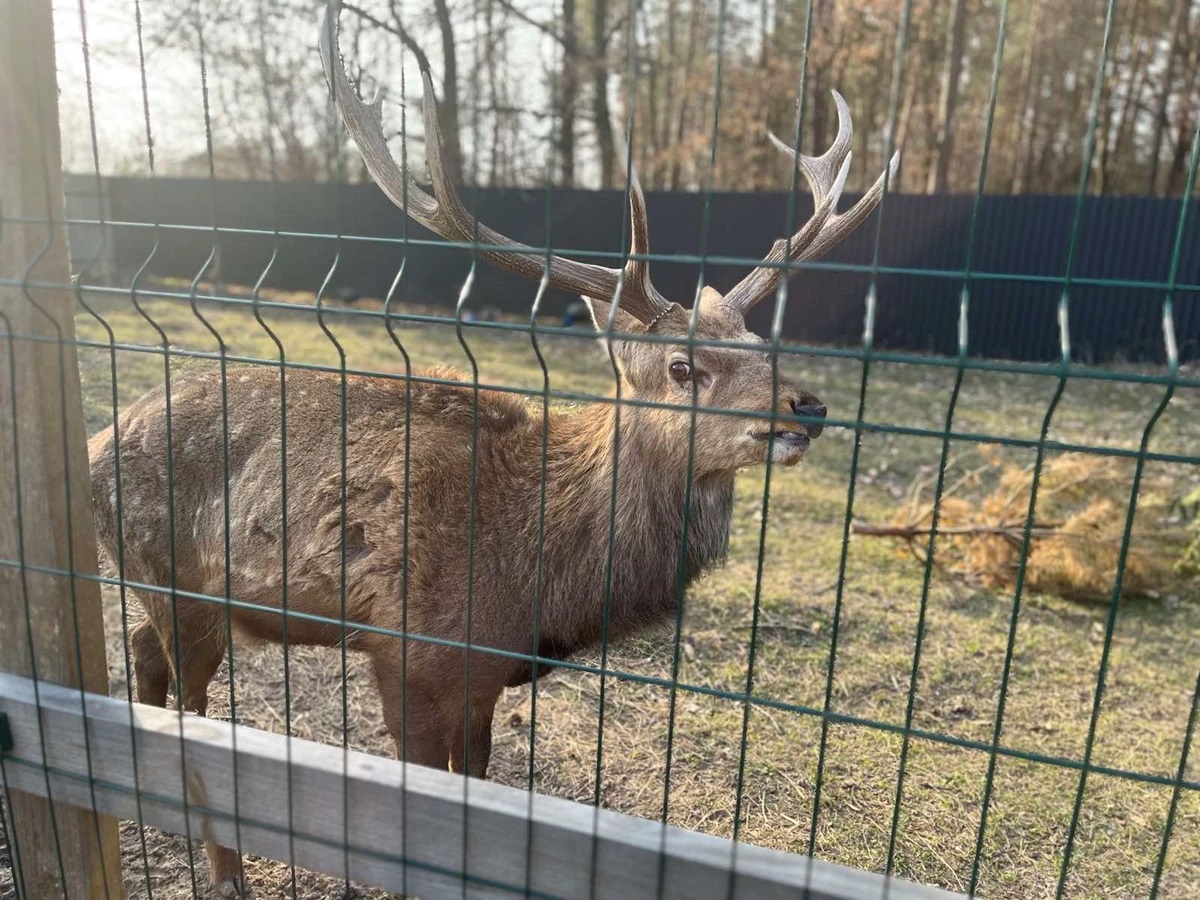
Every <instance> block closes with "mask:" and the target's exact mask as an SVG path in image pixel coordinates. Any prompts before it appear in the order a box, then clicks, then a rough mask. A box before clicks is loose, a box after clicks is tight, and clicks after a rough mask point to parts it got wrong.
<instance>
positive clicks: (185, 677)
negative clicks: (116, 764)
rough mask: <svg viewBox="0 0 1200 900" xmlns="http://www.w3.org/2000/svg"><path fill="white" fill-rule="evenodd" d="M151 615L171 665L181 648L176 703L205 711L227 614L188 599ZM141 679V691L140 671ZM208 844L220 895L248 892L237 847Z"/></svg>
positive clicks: (223, 646)
mask: <svg viewBox="0 0 1200 900" xmlns="http://www.w3.org/2000/svg"><path fill="white" fill-rule="evenodd" d="M176 619H177V621H176ZM150 621H151V622H153V625H154V629H155V631H156V634H155V635H154V637H155V640H156V642H158V644H159V652H160V654H161V655H162V658H163V660H164V662H165V663H167V664H168V665H169V667H170V668H171V669H174V668H175V665H176V655H177V654H178V666H179V671H178V682H177V685H178V688H179V693H180V696H179V697H177V698H176V707H177V708H178V709H180V710H184V711H187V712H194V713H198V714H200V715H202V716H203V715H206V714H207V713H208V685H209V683H210V682H211V681H212V679H213V676H214V675H216V673H217V669H219V668H220V667H221V661H222V660H223V659H224V658H225V649H226V646H227V644H228V635H227V634H226V629H225V617H224V614H223V613H222V612H221V610H219V609H216V608H214V607H209V606H206V605H201V604H199V603H195V602H190V601H186V600H183V601H179V602H178V603H177V604H176V608H175V618H173V617H172V616H171V610H170V606H169V605H168V604H165V603H161V602H159V603H156V604H155V605H154V612H153V614H151V616H150ZM176 637H178V643H176ZM138 685H139V691H140V689H141V678H140V677H139V679H138ZM163 705H165V691H164V703H163ZM204 850H205V853H206V854H207V855H208V864H209V879H210V881H211V883H212V885H213V888H214V890H215V892H216V896H218V897H221V898H235V897H243V896H246V890H245V882H244V879H243V876H242V860H241V857H240V856H239V855H238V852H237V851H236V850H233V849H231V848H229V847H224V846H222V845H220V844H218V843H217V842H216V841H205V842H204Z"/></svg>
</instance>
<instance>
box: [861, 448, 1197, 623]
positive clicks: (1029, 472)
mask: <svg viewBox="0 0 1200 900" xmlns="http://www.w3.org/2000/svg"><path fill="white" fill-rule="evenodd" d="M978 452H979V455H980V456H981V457H982V464H981V465H978V466H974V467H972V468H969V469H965V470H963V469H962V468H961V467H959V466H958V465H956V464H955V463H954V462H953V461H951V462H950V463H949V464H948V469H947V474H946V479H945V484H946V487H945V489H944V491H943V494H942V498H941V502H940V503H939V504H938V520H937V527H936V537H935V544H934V563H935V565H936V566H937V567H938V569H939V570H940V571H943V572H947V573H950V574H952V575H954V576H957V577H961V578H965V579H967V580H969V581H971V582H974V583H978V584H981V585H984V586H987V587H994V588H1007V587H1012V586H1014V584H1015V582H1016V580H1017V577H1018V574H1019V572H1020V571H1021V565H1020V564H1021V557H1022V548H1023V547H1024V544H1025V540H1026V534H1025V532H1026V527H1027V526H1028V530H1029V537H1028V540H1029V550H1028V555H1027V558H1026V563H1025V567H1024V586H1025V588H1026V589H1027V590H1030V591H1034V592H1038V593H1046V594H1055V595H1058V596H1060V597H1065V598H1067V599H1071V600H1078V601H1099V602H1104V601H1107V600H1109V599H1110V598H1111V597H1112V593H1113V589H1114V585H1115V584H1116V578H1117V574H1118V569H1119V568H1120V562H1121V554H1122V546H1123V545H1124V543H1125V531H1126V526H1127V520H1128V513H1129V506H1130V500H1131V492H1132V489H1133V477H1134V468H1135V461H1134V460H1131V459H1126V458H1119V457H1111V456H1095V455H1091V454H1084V453H1063V454H1058V455H1053V456H1048V457H1047V458H1046V459H1045V461H1044V464H1043V466H1042V469H1041V473H1040V475H1039V476H1037V477H1036V485H1037V495H1036V503H1035V506H1034V510H1033V514H1032V517H1030V496H1031V493H1032V492H1033V489H1034V485H1035V475H1036V472H1035V467H1034V465H1033V464H1029V465H1018V464H1017V463H1015V462H1013V461H1012V459H1011V458H1009V457H1007V456H1006V455H1005V454H1004V452H1003V451H1002V450H1001V449H1000V448H998V447H992V446H987V445H985V446H982V447H980V448H978ZM935 484H936V471H935V472H933V473H925V474H923V475H922V476H919V477H918V478H917V479H915V480H914V481H913V482H912V484H911V486H910V488H909V491H908V496H907V498H906V500H905V502H904V503H903V505H902V506H901V507H900V509H898V510H897V512H896V514H895V515H894V516H893V517H892V518H891V520H890V521H889V522H887V523H867V522H856V523H855V524H854V533H855V534H858V535H864V536H876V537H891V538H896V539H899V540H900V541H901V546H900V548H899V550H900V552H905V553H911V554H912V555H913V556H915V557H916V558H917V559H918V560H919V561H920V562H921V563H924V562H925V560H926V554H927V553H928V550H929V536H930V533H931V531H933V530H934V528H933V523H934V512H935V509H934V502H933V501H934V493H935V490H934V488H935ZM1189 488H1192V491H1191V494H1190V495H1189V494H1188V491H1189ZM1198 507H1200V489H1195V488H1194V486H1192V485H1191V484H1190V483H1188V482H1181V480H1180V479H1179V478H1177V477H1175V474H1174V473H1172V472H1170V471H1166V470H1163V469H1154V468H1153V467H1151V466H1147V467H1146V469H1145V471H1144V473H1143V476H1142V480H1141V483H1140V486H1139V489H1138V496H1137V508H1136V514H1135V516H1134V519H1133V525H1132V530H1131V532H1130V536H1129V541H1128V547H1127V549H1126V550H1125V559H1124V569H1123V575H1122V577H1121V595H1122V596H1123V597H1129V598H1132V597H1142V598H1157V597H1160V596H1162V595H1164V594H1166V593H1168V592H1171V591H1172V590H1174V589H1175V588H1177V587H1178V586H1181V585H1182V584H1183V583H1184V582H1185V581H1186V580H1188V579H1191V578H1194V577H1197V575H1200V519H1198V518H1197V508H1198ZM1030 519H1031V521H1027V520H1030ZM1189 532H1190V534H1189ZM1189 542H1190V544H1189Z"/></svg>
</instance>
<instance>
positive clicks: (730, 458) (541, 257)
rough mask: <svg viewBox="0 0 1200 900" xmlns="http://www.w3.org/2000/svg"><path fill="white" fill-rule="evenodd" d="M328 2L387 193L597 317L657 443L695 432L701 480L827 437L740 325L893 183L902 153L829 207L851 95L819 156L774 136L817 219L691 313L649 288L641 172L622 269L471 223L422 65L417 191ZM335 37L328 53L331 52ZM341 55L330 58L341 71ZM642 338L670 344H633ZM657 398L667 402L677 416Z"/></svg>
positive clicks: (362, 146) (359, 123) (344, 113)
mask: <svg viewBox="0 0 1200 900" xmlns="http://www.w3.org/2000/svg"><path fill="white" fill-rule="evenodd" d="M338 5H339V4H337V3H335V2H332V0H331V2H329V3H328V4H327V6H326V18H325V22H324V26H323V28H322V32H321V40H320V50H321V59H322V62H323V63H324V67H325V75H326V78H327V80H328V81H329V84H330V88H331V90H332V92H333V97H334V102H335V103H336V105H337V108H338V110H339V112H340V113H341V117H342V120H343V121H344V122H345V124H346V128H347V130H348V131H349V132H350V135H351V136H352V137H353V138H354V141H355V143H356V144H357V146H358V149H359V153H360V154H361V155H362V158H363V162H364V163H365V164H366V167H367V171H368V172H370V174H371V177H372V178H373V179H374V181H375V183H376V184H377V185H378V186H379V187H380V189H382V190H383V192H384V194H386V195H387V196H388V198H389V199H390V200H391V201H392V202H393V203H395V204H396V205H397V206H398V207H400V208H401V209H403V210H404V212H405V213H406V214H407V215H408V216H409V217H410V218H412V219H413V220H415V221H416V222H419V223H420V224H421V225H423V226H425V227H426V228H428V229H429V230H430V231H432V232H434V233H435V234H438V235H440V236H441V237H444V238H446V239H447V240H450V241H458V242H472V241H476V240H477V241H478V243H479V244H480V245H481V246H488V247H491V248H495V249H480V250H479V251H478V255H479V257H480V258H482V259H484V260H486V261H487V262H489V263H491V264H493V265H495V266H498V267H499V268H502V269H506V270H508V271H512V272H516V273H518V274H521V275H524V276H526V277H528V278H530V279H531V280H534V281H542V280H543V279H544V280H546V281H548V283H549V284H550V285H552V286H554V287H556V288H559V289H561V290H565V291H569V292H571V293H577V294H579V295H580V296H582V297H583V298H584V300H585V301H586V302H587V304H588V306H589V307H590V309H591V311H592V319H593V322H594V323H595V325H596V328H597V329H599V330H600V331H602V332H604V333H605V335H606V337H608V338H610V339H611V340H610V348H611V352H612V354H613V358H614V360H615V362H616V364H617V369H618V373H619V378H620V380H621V384H620V386H619V390H620V395H621V396H622V397H625V398H633V399H636V400H642V401H650V402H651V403H653V404H655V405H654V406H650V407H645V406H640V405H639V406H636V407H634V412H633V413H632V415H633V416H634V417H635V418H636V419H638V420H642V421H648V422H651V423H653V426H654V427H653V428H651V429H649V431H650V432H651V433H653V434H654V435H655V436H656V439H657V441H658V442H659V444H660V445H661V446H662V447H663V449H665V450H667V451H668V452H670V449H671V448H672V447H675V448H678V450H679V451H680V452H682V453H686V452H687V448H688V446H689V437H690V432H691V431H692V429H693V423H692V415H693V413H692V406H693V404H695V406H696V407H698V408H699V409H698V411H696V412H695V417H696V422H695V437H694V444H693V451H692V453H693V456H692V469H693V472H695V473H696V474H697V475H701V474H705V473H708V472H716V471H730V470H733V469H737V468H742V467H745V466H749V465H756V464H760V463H764V462H765V461H766V460H767V458H768V457H769V458H770V459H772V460H773V461H774V462H775V463H777V464H782V465H787V466H792V465H795V464H796V463H798V462H799V461H800V460H801V459H802V458H803V456H804V454H805V451H806V450H807V449H808V445H809V441H810V440H811V439H812V438H815V437H817V436H818V435H819V434H820V433H821V430H822V420H823V419H824V417H825V412H826V410H825V407H824V405H822V404H821V402H820V400H818V399H817V398H816V397H815V396H813V395H812V394H810V393H808V392H806V391H802V390H800V389H799V388H797V387H796V386H795V385H793V384H792V383H791V382H789V381H788V380H787V379H784V378H782V377H778V376H777V375H776V373H775V371H774V362H773V360H772V358H771V356H770V355H769V354H768V352H767V351H766V350H765V349H763V346H764V345H765V344H766V341H764V340H763V339H762V338H761V337H759V336H758V335H756V334H753V333H752V332H750V331H748V330H747V328H746V323H745V315H746V313H747V312H748V311H749V310H750V309H751V308H752V307H753V306H754V305H755V304H757V303H759V302H760V301H761V300H762V299H763V298H764V297H768V296H771V295H772V294H773V293H774V292H775V291H776V289H777V288H778V286H779V283H780V281H781V279H783V278H784V277H785V276H786V273H788V271H789V267H790V266H792V265H794V264H795V263H797V262H803V261H808V260H814V259H817V258H819V257H821V256H823V255H824V254H825V253H827V252H828V251H829V250H831V249H832V248H833V247H834V246H836V245H837V244H838V243H839V242H840V241H841V240H842V239H843V238H845V237H846V236H847V235H848V234H850V233H851V232H852V231H854V229H855V228H857V227H858V226H859V225H860V224H862V222H863V220H865V219H866V218H867V216H869V215H870V214H871V212H872V211H873V210H874V209H875V207H876V206H877V205H878V204H879V201H880V199H881V197H882V196H883V191H884V187H885V184H886V181H887V179H888V177H889V175H894V173H895V171H896V168H897V166H898V164H899V161H900V154H899V153H896V155H895V156H893V157H892V159H891V162H890V163H889V165H888V168H887V170H885V171H884V172H883V173H882V174H881V175H880V176H879V178H878V179H877V180H876V181H875V183H874V185H872V187H871V189H870V190H869V191H867V193H866V194H865V195H864V196H863V197H862V198H861V199H860V200H859V201H858V203H856V204H855V205H854V206H853V207H852V208H850V209H849V210H846V211H845V212H840V213H839V212H838V211H837V204H838V200H839V198H840V197H841V193H842V188H843V186H844V184H845V182H846V175H847V173H848V172H849V169H850V159H851V153H850V138H851V135H852V125H851V120H850V110H849V108H848V107H847V105H846V101H845V100H844V99H842V96H841V95H840V94H838V93H837V92H836V91H834V92H833V99H834V102H835V104H836V106H837V112H838V132H837V136H836V137H835V138H834V141H833V144H832V145H831V146H830V148H829V149H828V150H827V151H826V152H825V153H824V154H822V155H821V156H816V157H812V156H804V155H803V154H800V153H796V152H795V151H793V150H792V149H791V148H790V147H789V146H788V145H787V144H785V143H784V142H783V141H781V140H779V138H777V137H776V136H775V135H774V134H770V133H768V136H769V137H770V139H771V141H772V143H774V144H775V146H776V147H778V148H779V150H780V151H782V152H783V153H784V154H786V155H787V156H788V158H790V159H791V160H792V161H793V162H794V164H795V165H796V167H797V168H798V169H799V171H800V174H801V175H803V177H804V179H805V181H806V182H807V183H808V186H809V189H810V190H811V191H812V194H813V200H814V204H815V211H814V213H813V215H812V217H811V218H810V219H809V220H808V221H807V222H805V223H804V224H803V225H802V226H801V227H800V229H799V230H798V231H797V232H796V233H795V234H793V235H792V236H791V237H789V238H786V239H781V240H778V241H776V242H775V244H774V246H773V247H772V249H771V252H770V253H769V254H768V255H767V256H766V258H765V259H764V260H763V261H762V264H761V265H759V266H758V267H757V268H755V269H754V270H753V271H752V272H750V273H749V274H748V275H747V276H746V277H745V278H743V279H742V280H741V281H740V282H739V283H738V284H737V285H736V286H734V288H733V289H732V290H730V291H729V292H728V293H726V294H721V293H720V292H718V291H716V290H714V289H713V288H711V287H704V288H703V289H702V290H701V291H700V293H699V296H698V298H697V300H696V303H695V306H694V307H693V308H691V309H687V308H685V307H684V306H682V305H681V304H679V303H676V302H672V301H671V300H668V299H667V298H666V297H664V296H663V295H662V294H661V293H659V291H658V290H657V289H656V288H655V287H654V284H653V283H652V282H651V280H650V267H649V262H648V260H647V259H646V255H647V254H648V253H649V239H648V234H649V231H648V226H647V217H646V201H645V197H644V196H643V194H642V189H641V186H640V185H639V183H638V180H637V176H636V175H635V174H634V173H633V172H632V170H631V171H630V173H629V207H630V254H629V257H628V262H626V263H625V265H624V266H623V267H622V268H620V269H614V268H608V267H606V266H599V265H591V264H586V263H581V262H577V261H575V260H571V259H566V258H564V257H560V256H548V255H547V253H546V252H545V251H544V250H539V249H537V248H534V247H530V246H528V245H526V244H522V243H519V242H517V241H514V240H512V239H511V238H508V237H506V236H504V235H502V234H500V233H498V232H496V231H494V230H493V229H491V228H489V227H488V226H487V225H485V224H483V223H482V222H478V223H477V222H476V221H475V219H474V217H473V216H472V215H471V214H470V213H469V212H468V211H467V209H466V207H465V206H463V203H462V201H461V200H460V199H459V197H458V194H457V193H456V191H455V188H454V185H453V184H452V183H451V182H450V180H449V178H448V177H447V174H446V171H445V168H444V166H443V164H442V150H441V131H440V128H439V126H438V116H437V105H436V100H435V99H434V93H433V82H432V80H431V78H430V75H429V72H428V71H427V70H422V72H421V79H422V82H423V85H424V109H423V114H424V123H425V147H426V160H427V165H428V168H429V176H430V180H431V182H432V194H430V193H427V192H426V191H424V190H423V189H422V188H421V187H420V186H418V185H417V183H416V180H415V179H414V178H413V177H412V173H411V172H410V171H409V170H408V169H407V167H402V166H400V165H398V164H397V163H396V161H395V159H394V158H393V157H392V155H391V153H390V152H389V151H388V149H387V142H386V139H385V138H384V135H383V127H382V100H381V97H380V96H379V95H378V94H377V95H376V97H375V99H374V100H372V101H371V102H370V103H363V102H362V100H361V99H360V98H359V96H358V94H357V93H356V92H355V90H354V88H353V87H352V86H351V85H350V82H349V79H348V78H347V77H346V73H345V70H344V68H343V67H342V64H341V62H340V59H339V58H338V57H339V56H340V54H339V50H338V44H337V31H336V16H337V6H338ZM331 43H332V48H331V46H330V44H331ZM335 59H337V62H336V64H335ZM645 335H655V336H657V337H659V338H671V337H677V338H678V339H679V340H678V342H676V341H670V340H667V341H663V340H654V341H647V340H644V339H643V340H639V339H638V338H639V337H642V336H645ZM695 340H700V341H720V342H736V343H739V344H744V345H746V346H745V348H740V347H736V348H735V347H710V346H703V345H696V344H695V343H694V341H695ZM658 404H668V405H670V406H671V407H674V408H673V409H667V408H663V407H662V406H659V405H658ZM704 408H708V409H720V410H732V411H745V412H747V413H750V414H752V417H746V418H742V417H739V416H735V415H729V414H724V413H720V414H718V413H707V412H703V411H700V410H702V409H704Z"/></svg>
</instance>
